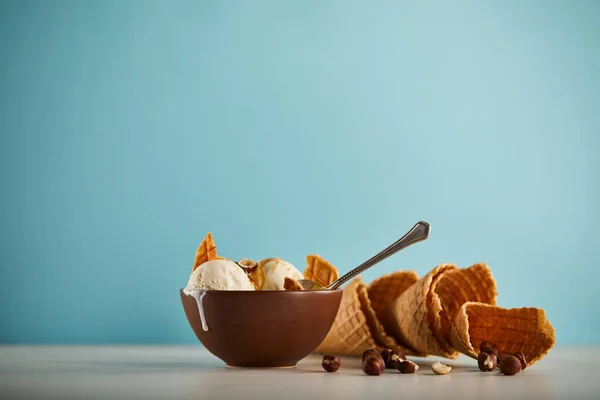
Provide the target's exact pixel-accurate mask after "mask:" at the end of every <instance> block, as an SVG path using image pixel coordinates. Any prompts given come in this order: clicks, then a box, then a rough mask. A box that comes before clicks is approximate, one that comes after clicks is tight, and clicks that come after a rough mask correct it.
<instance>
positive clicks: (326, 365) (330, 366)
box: [321, 354, 340, 372]
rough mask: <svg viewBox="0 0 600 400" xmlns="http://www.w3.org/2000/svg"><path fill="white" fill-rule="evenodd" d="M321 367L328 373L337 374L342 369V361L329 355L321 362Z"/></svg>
mask: <svg viewBox="0 0 600 400" xmlns="http://www.w3.org/2000/svg"><path fill="white" fill-rule="evenodd" d="M321 366H323V369H324V370H325V371H327V372H335V371H337V370H338V369H340V359H339V358H338V357H336V356H332V355H330V354H327V355H326V356H324V357H323V361H321Z"/></svg>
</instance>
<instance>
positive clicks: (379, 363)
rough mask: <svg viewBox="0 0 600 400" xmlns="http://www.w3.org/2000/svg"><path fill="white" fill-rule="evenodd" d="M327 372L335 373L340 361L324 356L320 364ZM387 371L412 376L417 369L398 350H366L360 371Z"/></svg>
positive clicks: (330, 356)
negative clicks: (391, 370) (392, 370)
mask: <svg viewBox="0 0 600 400" xmlns="http://www.w3.org/2000/svg"><path fill="white" fill-rule="evenodd" d="M321 365H322V366H323V369H324V370H325V371H327V372H335V371H337V370H338V369H339V368H340V359H339V358H338V357H336V356H332V355H329V354H328V355H326V356H325V357H323V361H322V362H321ZM386 368H388V369H397V370H398V371H400V372H402V373H403V374H412V373H414V372H415V371H416V370H418V369H419V366H418V365H417V364H415V363H414V362H412V361H410V360H407V359H406V357H405V355H404V353H403V352H401V351H399V350H391V349H383V350H382V351H381V353H379V352H378V351H377V350H375V349H369V350H366V351H365V352H364V353H363V355H362V370H363V372H364V373H365V374H367V375H381V374H383V371H384V370H385V369H386Z"/></svg>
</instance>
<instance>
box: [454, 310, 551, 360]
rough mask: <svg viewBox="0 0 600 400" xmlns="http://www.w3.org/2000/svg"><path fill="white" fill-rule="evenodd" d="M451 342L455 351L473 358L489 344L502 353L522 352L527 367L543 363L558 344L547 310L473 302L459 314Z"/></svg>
mask: <svg viewBox="0 0 600 400" xmlns="http://www.w3.org/2000/svg"><path fill="white" fill-rule="evenodd" d="M451 340H452V345H453V346H454V347H455V348H456V349H458V350H459V351H460V352H461V353H464V354H466V355H468V356H470V357H473V358H476V357H477V353H478V352H479V351H478V349H479V345H480V344H481V342H482V341H484V340H487V341H489V342H492V343H494V344H496V345H497V346H498V349H499V350H500V353H510V352H517V351H520V352H522V353H523V354H524V355H525V359H526V360H527V365H532V364H534V363H535V362H536V361H539V360H540V359H542V357H544V356H545V355H546V354H547V353H548V351H550V349H551V348H552V347H553V346H554V345H555V344H556V339H555V337H554V328H553V327H552V325H551V324H550V321H548V319H547V318H546V313H545V312H544V310H542V309H539V308H532V307H525V308H501V307H496V306H493V305H489V304H482V303H473V302H468V303H465V304H463V306H462V307H461V308H460V310H459V311H458V314H457V316H456V319H455V321H454V327H453V328H452V331H451ZM476 349H477V350H476Z"/></svg>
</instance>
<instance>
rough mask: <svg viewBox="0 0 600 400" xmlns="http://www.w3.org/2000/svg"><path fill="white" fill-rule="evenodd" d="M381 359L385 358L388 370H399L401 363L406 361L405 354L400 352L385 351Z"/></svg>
mask: <svg viewBox="0 0 600 400" xmlns="http://www.w3.org/2000/svg"><path fill="white" fill-rule="evenodd" d="M381 358H383V362H384V363H385V367H386V368H393V369H398V366H399V365H400V362H401V361H402V360H406V357H405V356H404V353H403V352H401V351H400V350H390V349H384V350H383V351H382V352H381Z"/></svg>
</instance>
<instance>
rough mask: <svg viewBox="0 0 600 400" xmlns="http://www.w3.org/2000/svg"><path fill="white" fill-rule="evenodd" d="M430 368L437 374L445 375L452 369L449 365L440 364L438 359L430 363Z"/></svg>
mask: <svg viewBox="0 0 600 400" xmlns="http://www.w3.org/2000/svg"><path fill="white" fill-rule="evenodd" d="M431 369H432V370H433V372H435V373H436V374H438V375H446V374H447V373H448V372H450V371H452V367H451V366H449V365H445V364H442V363H441V362H438V361H436V362H434V363H433V364H431Z"/></svg>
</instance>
